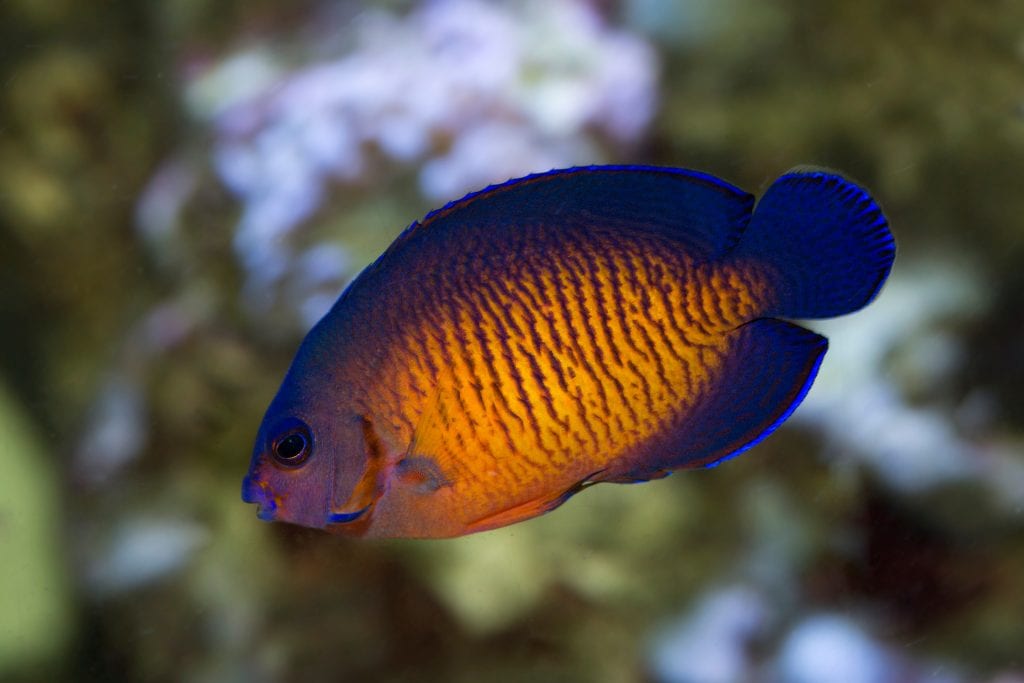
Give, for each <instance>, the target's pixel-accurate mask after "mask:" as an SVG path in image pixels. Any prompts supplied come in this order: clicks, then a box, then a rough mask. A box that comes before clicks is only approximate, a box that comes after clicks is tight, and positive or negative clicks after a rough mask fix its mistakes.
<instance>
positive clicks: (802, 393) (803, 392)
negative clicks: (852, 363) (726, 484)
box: [702, 353, 825, 469]
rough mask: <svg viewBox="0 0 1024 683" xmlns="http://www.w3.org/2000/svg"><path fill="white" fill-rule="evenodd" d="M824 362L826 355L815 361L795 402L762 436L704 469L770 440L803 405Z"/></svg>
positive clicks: (822, 354) (715, 465) (759, 435)
mask: <svg viewBox="0 0 1024 683" xmlns="http://www.w3.org/2000/svg"><path fill="white" fill-rule="evenodd" d="M824 360H825V354H824V353H821V354H819V355H818V358H817V360H815V361H814V365H813V366H812V367H811V371H810V372H809V373H807V380H806V381H805V382H804V385H803V386H802V387H800V391H799V392H798V393H797V395H796V397H795V398H794V399H793V402H792V403H790V404H789V407H787V408H786V410H785V411H784V412H783V413H782V415H779V417H778V418H777V419H776V420H775V421H774V422H772V423H771V424H770V425H768V427H767V428H766V429H765V430H764V431H763V432H761V433H760V434H758V435H757V436H755V437H754V438H753V439H752V440H751V441H750V442H749V443H747V444H744V445H742V446H740V447H739V448H737V449H736V450H734V451H733V452H731V453H727V454H726V455H723V456H722V457H721V458H719V459H718V460H715V461H713V462H709V463H707V464H706V465H703V466H702V467H704V468H705V469H711V468H712V467H718V466H719V465H721V464H722V463H723V462H725V461H726V460H732V459H733V458H735V457H736V456H738V455H742V454H743V453H746V452H747V451H749V450H750V449H751V448H753V447H754V446H756V445H757V444H759V443H761V442H762V441H764V440H765V439H766V438H768V436H770V435H771V433H772V432H774V431H775V430H776V429H778V428H779V425H781V424H782V423H783V422H785V421H786V420H788V419H789V416H790V415H792V414H793V412H794V411H795V410H796V409H797V408H798V407H799V406H800V404H801V403H803V401H804V398H806V397H807V392H809V391H810V390H811V385H812V384H814V380H815V379H816V378H817V377H818V370H819V369H820V368H821V364H822V362H823V361H824Z"/></svg>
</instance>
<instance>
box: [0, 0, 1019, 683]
mask: <svg viewBox="0 0 1024 683" xmlns="http://www.w3.org/2000/svg"><path fill="white" fill-rule="evenodd" d="M0 46H2V47H0V327H2V330H3V333H2V334H0V348H2V352H0V552H2V553H3V561H2V562H0V679H2V680H5V681H8V680H9V681H55V680H68V681H122V680H123V681H135V680H138V681H197V682H206V681H310V680H331V681H335V680H336V681H454V682H459V681H467V682H468V681H479V680H488V681H499V682H500V681H522V680H531V681H650V682H654V683H729V682H738V681H764V682H779V683H818V682H821V683H831V682H832V681H835V682H837V683H838V682H840V681H842V682H844V683H887V682H890V681H891V682H894V683H895V682H901V683H902V682H916V681H936V682H943V683H945V682H949V683H961V682H962V683H967V682H973V681H979V682H982V683H1015V682H1017V683H1019V682H1021V681H1024V296H1022V293H1024V267H1022V263H1024V4H1022V3H1019V2H1012V1H1009V0H1007V1H1002V2H1000V1H997V0H993V1H990V2H983V3H962V2H956V1H954V0H938V1H934V2H920V1H911V2H903V3H885V2H877V1H871V2H853V1H852V0H847V1H844V2H831V3H820V2H810V1H808V0H783V1H781V2H776V3H761V2H757V1H756V0H718V1H714V0H594V1H591V2H585V1H583V0H579V1H575V0H546V1H545V0H534V1H530V0H527V1H525V2H486V1H484V0H436V1H433V2H422V3H410V2H398V1H396V0H391V1H384V0H382V1H380V2H327V1H326V0H324V1H321V2H313V1H310V0H298V1H295V2H289V3H278V2H270V1H269V0H248V1H246V2H242V1H241V0H226V1H224V0H222V1H220V2H213V1H212V0H187V1H186V0H183V1H180V2H167V3H143V2H132V1H131V0H117V1H114V0H110V1H106V2H98V3H73V2H70V1H68V0H52V1H50V2H43V3H40V2H35V1H34V0H9V1H8V2H5V3H0ZM592 163H645V164H662V165H671V166H682V167H688V168H696V169H700V170H703V171H707V172H710V173H713V174H715V175H718V176H721V177H723V178H725V179H727V180H729V181H730V182H733V183H735V184H737V185H738V186H740V187H742V188H744V189H746V190H748V191H751V192H754V193H755V194H760V192H762V191H763V190H764V189H765V188H766V187H767V185H768V184H769V183H770V182H771V181H772V180H773V179H774V178H775V177H777V176H778V175H779V174H781V173H782V172H784V171H786V170H787V169H789V168H791V167H793V166H796V165H800V164H815V165H820V166H826V167H831V168H836V169H840V170H842V171H843V172H845V173H847V174H849V175H850V176H851V177H852V178H855V179H857V180H858V181H859V182H862V183H863V184H864V185H865V186H866V187H868V188H869V189H870V190H871V192H872V194H873V195H874V196H875V197H876V198H878V200H879V201H880V202H881V204H882V205H883V207H884V208H885V210H886V213H887V215H888V217H889V219H890V222H891V225H892V229H893V233H894V234H895V236H896V238H897V241H898V244H899V253H898V256H897V262H896V266H895V268H894V270H893V274H892V277H891V278H890V280H889V282H888V284H887V285H886V287H885V289H884V290H883V292H882V294H881V295H880V296H879V298H878V299H877V300H876V301H875V302H874V303H873V304H872V305H871V306H870V307H869V308H867V309H865V310H864V311H862V312H860V313H858V314H857V315H854V316H850V317H848V318H844V319H841V320H836V321H827V322H825V323H814V324H813V325H811V327H813V328H814V329H816V330H818V331H820V332H822V333H824V334H826V335H827V336H829V337H830V341H831V347H830V351H829V353H828V355H827V356H826V359H825V362H824V365H823V367H822V371H821V374H820V376H819V379H818V381H817V382H816V383H815V385H814V387H813V389H812V390H811V392H810V394H809V396H808V398H807V400H806V401H805V403H804V404H803V405H802V406H801V407H800V408H799V409H798V410H797V412H796V413H795V414H794V416H793V417H792V418H791V419H790V420H789V421H788V422H787V423H786V424H785V425H784V426H783V427H782V428H781V429H780V430H779V431H778V432H776V433H775V434H774V435H772V436H771V437H770V438H768V439H767V440H766V441H765V442H763V443H762V444H760V445H759V446H757V447H756V448H755V449H754V450H752V451H750V452H748V453H747V454H745V455H744V456H742V457H740V458H738V459H736V460H733V461H730V462H729V463H727V464H725V465H723V466H722V467H719V468H715V469H712V470H701V471H688V472H680V473H677V474H675V475H674V476H672V477H669V478H667V479H664V480H661V481H656V482H651V483H648V484H643V485H639V486H600V487H596V488H594V489H593V490H590V491H587V492H585V493H583V494H581V495H579V496H577V497H576V498H574V499H573V500H572V501H571V502H569V503H568V504H567V505H565V506H564V507H562V508H560V509H559V510H558V511H556V512H554V513H552V514H550V515H546V516H543V517H540V518H538V519H535V520H532V521H529V522H525V523H522V524H518V525H515V526H512V527H508V528H505V529H500V530H497V531H493V532H487V533H484V534H479V535H475V536H469V537H465V538H461V539H455V540H449V541H433V542H415V541H389V542H365V541H359V540H350V539H344V538H339V537H333V536H329V535H327V534H324V533H321V532H317V531H312V530H308V529H302V528H299V527H293V526H289V525H284V524H265V523H263V522H260V521H259V520H257V519H256V515H255V508H254V507H253V506H251V505H246V504H244V503H243V502H242V501H241V499H240V485H241V478H242V476H243V474H244V473H245V470H246V468H247V465H248V461H249V457H250V455H251V452H252V440H253V438H254V436H255V433H256V429H257V427H258V425H259V421H260V418H261V416H262V414H263V411H264V409H265V408H266V405H267V403H268V402H269V401H270V399H271V397H272V395H273V392H274V391H275V390H276V388H277V386H278V384H279V382H280V380H281V377H282V376H283V373H284V371H285V369H286V368H287V365H288V363H289V361H290V360H291V358H292V356H293V354H294V352H295V350H296V347H297V345H298V342H299V340H300V339H301V338H302V336H303V335H304V333H305V331H306V330H308V328H309V327H310V326H311V325H312V324H313V322H315V321H316V320H317V319H318V317H319V316H320V315H322V314H323V313H324V312H325V311H326V309H327V308H328V307H329V306H330V304H331V303H332V302H333V300H334V299H335V298H336V296H337V295H338V293H339V292H340V291H341V290H342V288H343V287H344V286H345V284H346V283H347V282H348V281H350V280H351V279H352V277H354V276H355V275H356V274H357V273H358V272H359V270H360V269H361V268H362V267H364V266H365V265H366V264H368V263H369V262H370V261H371V260H372V259H373V258H375V257H376V256H377V254H379V253H380V251H382V250H383V249H384V247H386V246H387V244H388V243H389V242H390V241H391V240H392V239H394V238H395V237H396V236H397V235H398V233H399V232H400V231H401V230H402V229H403V228H404V227H406V226H407V225H408V224H409V223H411V222H412V221H413V220H416V219H418V218H420V217H422V216H423V215H424V214H425V213H426V212H427V211H429V210H430V209H432V208H436V207H437V206H440V205H441V204H443V203H445V202H446V201H448V200H451V199H455V198H458V197H459V196H461V195H462V194H464V193H465V192H467V191H470V190H474V189H478V188H480V187H482V186H484V185H487V184H488V183H492V182H500V181H503V180H505V179H507V178H510V177H515V176H519V175H523V174H525V173H529V172H536V171H544V170H547V169H550V168H557V167H565V166H571V165H577V164H592Z"/></svg>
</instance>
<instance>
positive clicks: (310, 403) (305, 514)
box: [242, 378, 367, 529]
mask: <svg viewBox="0 0 1024 683" xmlns="http://www.w3.org/2000/svg"><path fill="white" fill-rule="evenodd" d="M295 384H296V383H294V382H292V381H291V380H290V378H286V379H285V383H284V384H283V385H282V387H281V390H280V391H279V392H278V395H277V397H276V398H275V399H274V401H273V402H272V403H271V405H270V407H269V408H268V409H267V412H266V414H265V415H264V418H263V422H262V424H261V425H260V428H259V432H258V434H257V437H256V443H255V445H254V447H253V454H252V460H251V462H250V464H249V471H248V472H247V474H246V475H245V479H244V480H243V481H242V500H244V501H245V502H247V503H255V504H256V505H258V506H259V511H258V513H257V514H258V516H259V518H260V519H262V520H265V521H281V522H289V523H292V524H298V525H301V526H306V527H312V528H317V529H322V528H325V527H327V526H328V525H336V524H339V523H343V522H354V521H356V520H357V519H358V518H359V517H361V516H362V514H363V512H365V510H362V509H360V510H354V511H351V513H348V514H339V512H338V511H337V510H335V509H334V508H335V506H334V504H333V501H335V500H348V499H349V498H351V497H352V493H353V491H354V490H355V489H356V485H357V483H358V482H359V480H360V477H361V475H362V474H363V472H364V471H365V470H366V467H367V456H366V452H365V449H364V447H363V441H362V437H361V434H360V429H359V422H358V419H357V418H356V417H354V416H352V415H351V414H350V413H349V412H348V411H345V410H344V407H343V405H339V401H338V397H337V396H334V395H332V392H322V391H310V390H309V387H301V386H298V387H297V386H295Z"/></svg>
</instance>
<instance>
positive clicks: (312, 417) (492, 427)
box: [242, 166, 896, 538]
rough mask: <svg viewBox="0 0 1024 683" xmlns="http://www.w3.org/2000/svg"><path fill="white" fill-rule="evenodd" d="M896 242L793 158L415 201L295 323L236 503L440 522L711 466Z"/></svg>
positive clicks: (436, 525)
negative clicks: (321, 307) (407, 221)
mask: <svg viewBox="0 0 1024 683" xmlns="http://www.w3.org/2000/svg"><path fill="white" fill-rule="evenodd" d="M895 253H896V244H895V240H894V238H893V236H892V233H891V231H890V229H889V223H888V220H887V219H886V217H885V215H884V213H883V212H882V209H881V208H880V206H879V205H878V203H877V202H876V201H875V200H874V199H873V198H872V197H871V196H870V195H869V193H868V192H867V191H866V190H864V189H863V188H862V187H860V186H859V185H857V184H856V183H854V182H853V181H851V180H848V179H846V178H845V177H844V176H842V175H840V174H839V173H836V172H832V171H830V170H825V169H818V168H810V167H798V168H795V169H793V170H791V171H789V172H787V173H785V174H783V175H782V176H780V177H779V178H778V179H776V180H775V181H774V182H773V183H772V184H771V185H770V186H769V187H768V188H767V190H766V191H765V192H764V193H763V195H762V196H761V198H760V200H758V201H757V202H756V205H755V199H754V197H753V196H752V195H750V194H748V193H747V192H744V191H743V190H741V189H739V188H737V187H735V186H733V185H732V184H730V183H728V182H726V181H724V180H721V179H719V178H717V177H715V176H712V175H709V174H707V173H703V172H700V171H694V170H687V169H681V168H671V167H655V166H588V167H575V168H568V169H560V170H553V171H548V172H545V173H538V174H534V175H529V176H526V177H523V178H518V179H515V180H510V181H508V182H505V183H502V184H498V185H493V186H490V187H487V188H485V189H483V190H481V191H478V192H474V193H471V194H468V195H467V196H465V197H463V198H462V199H459V200H457V201H453V202H451V203H449V204H447V205H445V206H444V207H442V208H440V209H438V210H435V211H433V212H431V213H429V214H427V216H426V217H425V218H424V219H423V220H422V221H417V222H413V223H412V225H410V226H409V227H408V228H407V229H406V230H405V231H403V232H402V233H401V234H400V235H399V236H398V238H397V239H396V240H395V241H394V242H393V243H392V244H391V245H390V246H389V247H388V248H387V249H386V250H385V251H384V253H383V254H382V255H381V256H380V257H379V258H377V260H376V261H374V262H373V263H372V264H371V265H369V266H368V267H367V268H366V269H365V270H363V271H362V272H361V273H360V274H359V275H358V276H357V277H356V278H355V279H354V280H353V281H352V282H351V283H350V284H349V286H348V287H347V288H345V290H344V291H343V292H342V294H341V295H340V297H339V298H338V300H337V301H336V302H335V304H334V305H333V307H332V308H331V309H330V311H329V312H328V313H327V314H326V315H325V316H324V317H323V318H322V319H321V320H320V321H319V322H318V323H317V324H316V325H315V326H314V327H313V328H312V330H310V332H309V333H308V335H307V336H306V337H305V339H304V340H303V341H302V343H301V345H300V347H299V349H298V352H297V354H296V356H295V358H294V360H293V361H292V364H291V366H290V368H289V369H288V371H287V374H286V375H285V378H284V380H283V382H282V384H281V387H280V389H279V390H278V392H277V394H276V395H275V396H274V398H273V400H272V401H271V403H270V405H269V407H268V409H267V411H266V414H265V415H264V417H263V420H262V423H261V424H260V427H259V431H258V434H257V437H256V443H255V446H254V449H253V455H252V459H251V462H250V466H249V470H248V472H247V474H246V475H245V478H244V480H243V484H242V498H243V500H244V501H246V502H248V503H255V504H256V505H257V506H258V512H257V514H258V517H259V518H261V519H263V520H268V521H269V520H277V521H283V522H289V523H292V524H297V525H301V526H306V527H312V528H317V529H324V530H326V531H328V532H332V533H337V534H341V535H346V536H353V537H364V538H448V537H455V536H461V535H464V534H470V533H475V532H479V531H485V530H488V529H494V528H498V527H502V526H505V525H509V524H513V523H516V522H520V521H522V520H526V519H529V518H532V517H536V516H538V515H541V514H543V513H546V512H548V511H551V510H553V509H555V508H557V507H558V506H560V505H561V504H563V503H564V502H565V501H566V500H568V499H569V498H570V497H571V496H573V495H575V494H576V493H579V492H580V491H582V490H583V489H585V488H589V487H590V486H593V485H595V484H598V483H635V482H644V481H648V480H652V479H658V478H661V477H664V476H666V475H668V474H670V473H672V472H674V471H676V470H680V469H691V468H702V467H712V466H715V465H718V464H719V463H721V462H723V461H725V460H728V459H729V458H732V457H735V456H737V455H739V454H740V453H743V452H744V451H746V450H748V449H750V448H751V447H753V446H754V445H756V444H757V443H758V442H760V441H761V440H763V439H764V438H765V437H766V436H768V435H769V434H770V433H771V432H772V431H774V430H775V429H776V428H777V427H778V426H779V425H780V424H781V423H782V422H783V421H784V420H786V419H787V418H788V417H789V416H790V415H791V414H792V413H793V411H794V410H795V409H796V407H797V406H798V405H799V404H800V402H801V401H802V400H803V398H804V396H806V394H807V392H808V390H809V389H810V387H811V384H812V383H813V381H814V378H815V376H816V374H817V372H818V368H819V366H820V365H821V362H822V359H823V357H824V355H825V352H826V349H827V347H828V342H827V340H826V339H825V338H824V337H822V336H820V335H818V334H816V333H814V332H811V331H809V330H807V329H805V328H803V327H801V326H799V325H797V324H795V323H793V322H790V321H791V320H794V319H796V320H800V319H814V318H830V317H834V316H839V315H844V314H847V313H852V312H854V311H856V310H858V309H860V308H862V307H863V306H865V305H867V304H868V303H869V302H870V301H871V300H872V299H874V298H875V296H876V295H877V294H878V292H879V290H880V289H881V288H882V285H883V283H884V282H885V280H886V278H887V277H888V275H889V273H890V270H891V268H892V264H893V261H894V258H895Z"/></svg>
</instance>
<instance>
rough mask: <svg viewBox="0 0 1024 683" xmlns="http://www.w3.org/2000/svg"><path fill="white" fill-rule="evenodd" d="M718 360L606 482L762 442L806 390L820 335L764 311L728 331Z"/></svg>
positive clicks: (646, 475) (702, 461) (722, 456)
mask: <svg viewBox="0 0 1024 683" xmlns="http://www.w3.org/2000/svg"><path fill="white" fill-rule="evenodd" d="M727 344H728V346H727V351H726V354H725V362H724V364H723V367H721V368H719V369H718V370H717V371H716V378H715V380H714V383H713V384H712V386H711V387H710V389H709V390H708V393H707V394H705V395H704V396H702V397H701V399H700V401H699V402H698V406H697V408H696V409H695V411H693V412H691V413H690V414H688V415H682V416H679V417H678V418H677V422H676V424H675V425H674V426H673V427H670V428H669V429H668V430H667V431H666V433H665V434H664V435H663V436H661V437H660V438H656V439H655V440H654V443H652V444H651V445H650V446H648V447H647V448H646V449H645V451H644V452H643V453H638V454H637V455H636V457H635V458H634V459H633V460H632V462H631V464H630V466H629V467H628V468H626V470H625V471H623V470H620V471H618V472H616V473H615V475H614V476H613V477H612V478H610V479H609V480H611V481H620V482H632V481H642V480H647V479H653V478H655V477H658V476H664V475H665V474H666V473H667V472H669V471H671V470H674V469H680V468H694V467H712V466H714V465H717V464H718V463H720V462H722V461H723V460H727V459H729V458H732V457H735V456H737V455H739V454H740V453H743V452H744V451H746V450H747V449H749V448H752V447H753V446H754V445H756V444H757V443H759V442H760V441H762V440H763V439H764V438H765V437H766V436H768V435H769V434H771V433H772V432H773V431H775V429H776V428H777V427H778V426H779V425H780V424H782V423H783V422H784V421H785V420H786V418H788V417H789V416H790V415H791V414H792V412H793V411H794V410H796V407H797V406H798V405H799V404H800V402H801V401H802V400H803V399H804V396H806V395H807V391H808V390H809V389H810V388H811V384H812V383H813V382H814V378H815V376H816V375H817V373H818V367H819V366H820V365H821V360H822V358H823V357H824V355H825V351H826V350H827V349H828V340H826V339H825V338H824V337H822V336H821V335H818V334H815V333H813V332H811V331H809V330H806V329H804V328H802V327H799V326H797V325H793V324H792V323H787V322H784V321H781V320H775V319H772V318H761V319H759V320H754V321H752V322H749V323H747V324H745V325H743V326H741V327H739V328H737V329H736V330H734V331H733V332H732V333H730V335H729V337H728V341H727Z"/></svg>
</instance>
